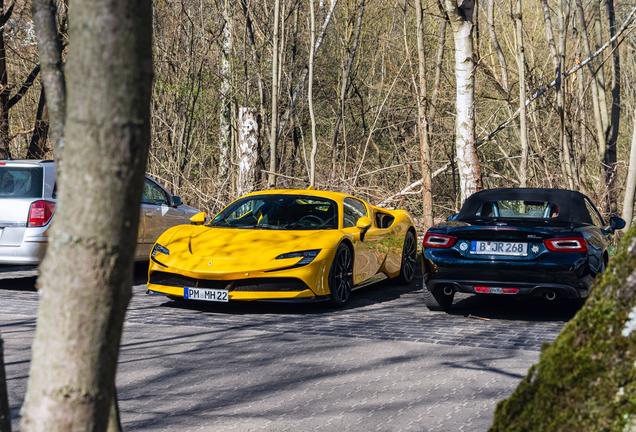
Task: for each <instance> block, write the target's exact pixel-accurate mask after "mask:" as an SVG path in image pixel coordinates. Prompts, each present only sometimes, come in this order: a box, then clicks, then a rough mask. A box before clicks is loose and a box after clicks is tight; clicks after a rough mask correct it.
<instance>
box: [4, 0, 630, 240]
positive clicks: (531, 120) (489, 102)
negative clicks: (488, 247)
mask: <svg viewBox="0 0 636 432" xmlns="http://www.w3.org/2000/svg"><path fill="white" fill-rule="evenodd" d="M315 3H316V4H314V2H313V1H299V0H215V1H210V0H208V1H202V0H179V1H170V0H155V1H154V2H153V56H154V60H153V61H154V71H155V78H154V84H153V96H152V129H151V148H150V155H149V161H148V172H149V173H150V174H151V175H153V176H154V177H156V178H157V179H159V180H160V181H161V182H162V183H164V184H165V185H166V186H167V187H168V188H169V189H171V190H172V191H173V193H174V194H176V195H180V196H182V197H184V201H185V202H187V203H188V204H190V205H192V206H195V207H198V208H200V209H202V210H205V211H207V212H208V213H215V212H217V211H219V210H220V209H221V208H222V207H224V206H225V205H227V204H228V203H229V202H230V201H232V200H233V199H235V198H237V197H238V196H240V195H241V194H242V193H245V192H247V191H250V190H254V189H256V190H257V189H264V188H267V187H273V186H275V187H278V188H305V187H307V186H308V185H309V184H310V183H312V180H313V183H315V186H316V187H317V188H319V189H328V190H336V191H342V192H347V193H351V194H354V195H357V196H360V197H362V198H364V199H366V200H368V201H369V202H371V203H373V204H381V205H383V206H387V207H401V208H406V209H408V210H409V211H410V212H411V213H412V214H413V215H414V216H415V217H416V218H418V219H419V220H420V221H421V227H422V228H425V227H426V226H427V225H430V223H431V219H428V220H427V219H426V218H425V217H426V216H429V217H431V218H432V219H434V220H439V219H441V218H443V217H445V216H447V215H449V214H451V213H454V212H456V211H457V210H458V208H459V207H460V206H461V202H462V199H463V197H465V196H466V194H467V193H470V191H469V190H467V189H465V186H464V182H462V178H461V176H460V171H461V169H459V168H461V164H462V163H464V162H465V161H463V160H462V158H463V157H464V154H463V153H461V152H459V151H458V146H459V139H460V138H462V137H458V134H457V133H456V130H458V129H457V128H456V118H457V115H458V114H457V113H458V111H457V108H456V106H457V105H456V99H457V92H456V87H457V75H456V62H455V47H456V45H455V43H454V39H453V36H454V35H455V36H457V35H458V32H459V31H461V29H459V27H458V26H457V25H455V24H454V23H455V21H454V19H455V18H454V17H453V16H451V15H450V14H447V11H448V10H449V9H448V7H449V5H447V4H446V3H449V4H451V3H453V2H452V1H450V0H447V1H443V2H442V1H436V0H423V1H422V3H420V4H417V1H415V2H414V1H412V0H397V1H388V0H332V2H331V3H329V2H327V3H325V1H324V0H316V2H315ZM468 3H471V2H468ZM635 3H636V2H633V1H632V2H617V3H613V2H608V1H606V0H558V1H553V0H541V1H532V2H528V1H526V2H523V4H522V3H521V2H520V1H518V0H509V1H504V0H488V1H485V0H484V1H478V2H475V6H474V9H471V10H469V11H468V13H469V14H470V15H471V16H470V19H468V20H467V21H469V24H470V26H469V27H470V28H469V31H470V33H469V38H470V39H472V43H473V46H474V53H473V56H472V61H473V62H474V67H473V68H472V71H473V75H474V79H475V81H474V94H475V100H474V118H475V135H476V138H475V140H474V141H473V142H472V143H469V144H470V145H473V146H475V147H476V148H477V150H476V152H477V156H478V162H477V165H475V166H473V167H472V168H471V169H472V170H473V171H476V173H477V175H478V179H477V181H478V184H477V188H480V187H483V188H495V187H510V186H521V185H527V186H528V187H556V188H568V189H574V190H580V191H581V192H583V193H585V194H587V195H589V196H590V197H591V198H593V199H594V200H595V202H596V203H597V205H598V206H599V207H600V208H601V211H602V212H603V213H604V214H605V215H610V214H612V215H620V214H621V213H622V212H625V211H624V210H623V201H624V198H625V196H626V194H625V189H626V185H627V174H628V167H629V156H630V148H631V145H632V144H631V141H632V133H631V131H632V128H633V119H634V113H635V110H636V103H635V102H636V101H635V90H636V87H635V85H636V76H635V73H636V68H634V51H635V48H636V39H635V38H634V34H633V28H634V27H633V25H631V21H630V20H631V19H633V16H632V15H630V12H631V11H632V9H633V7H634V4H635ZM460 4H461V2H460ZM56 5H57V16H58V26H59V27H58V31H59V37H60V38H61V40H62V44H63V47H64V55H63V58H65V53H66V51H67V49H68V44H69V43H72V41H70V42H69V41H68V38H67V32H66V29H67V26H68V19H67V7H66V6H67V5H66V4H65V3H64V2H63V1H57V2H56ZM0 6H2V10H3V11H4V13H3V16H2V21H1V22H0V24H4V25H3V27H2V30H1V32H0V86H1V88H2V91H1V92H0V109H1V114H2V116H1V118H0V159H2V158H6V157H7V156H10V157H11V158H12V159H25V158H52V157H53V154H52V150H51V144H50V139H49V138H48V135H49V133H48V114H49V113H48V112H47V111H48V110H47V104H46V101H45V98H44V92H43V91H42V85H41V81H40V65H39V58H38V46H37V40H36V37H35V32H34V28H33V20H32V12H31V4H30V2H28V1H25V0H16V1H15V2H6V1H4V2H2V0H0ZM312 10H313V11H314V13H313V14H312ZM420 11H421V12H420ZM418 13H421V15H419V19H421V26H420V27H419V28H420V30H421V31H420V32H418ZM463 13H466V11H463ZM312 15H313V16H312ZM449 18H450V19H449ZM312 23H313V26H312ZM623 24H630V25H629V26H628V27H627V29H626V31H625V32H624V33H622V34H621V35H620V37H618V38H616V40H615V41H614V42H613V43H611V44H609V45H608V47H607V49H605V50H604V51H602V53H601V54H600V55H599V56H598V57H597V58H595V59H593V61H591V62H589V63H588V64H587V65H586V66H585V67H584V68H581V69H580V70H578V71H576V72H575V73H573V74H570V75H569V76H567V77H566V78H563V79H560V77H561V76H562V74H563V73H565V72H566V71H568V70H570V69H571V68H573V67H575V66H577V65H578V64H580V62H581V61H583V60H585V59H586V58H588V57H589V55H590V53H593V52H595V51H597V49H598V48H599V47H601V46H602V45H603V44H606V43H607V42H608V41H609V40H610V38H611V36H613V35H615V34H616V33H617V31H618V30H619V28H620V27H621V26H623ZM312 28H313V29H314V31H313V35H312ZM418 42H419V45H418ZM311 47H314V49H313V50H312V49H311ZM418 48H419V49H418ZM312 54H313V55H312ZM555 79H556V85H555V86H554V87H553V88H552V89H550V90H548V91H546V92H545V93H543V94H542V95H541V96H540V97H538V98H537V99H536V100H534V101H533V102H531V103H529V104H528V105H527V107H526V113H525V114H524V113H523V111H522V112H521V115H519V116H517V117H515V118H514V120H513V121H511V122H509V123H507V124H505V122H506V121H507V120H508V119H510V118H511V117H513V114H515V112H517V111H519V110H520V109H521V108H522V107H523V105H524V104H520V100H526V99H527V98H530V97H531V96H532V95H533V94H535V93H536V92H537V91H539V90H541V89H543V88H544V87H545V86H546V85H548V84H549V83H551V82H553V81H554V80H555ZM521 90H523V92H525V94H526V96H523V93H521ZM242 108H252V109H251V110H243V109H242ZM250 115H251V116H252V118H254V119H256V118H257V119H256V123H255V124H253V125H252V126H251V130H250V133H251V134H253V135H252V136H253V137H256V138H257V139H256V140H253V145H251V147H249V148H247V147H245V146H242V143H243V142H244V140H242V138H241V133H240V132H241V130H242V128H244V127H245V117H248V116H250ZM418 120H419V121H418ZM501 124H505V126H504V127H503V128H501V129H500V130H498V133H497V134H495V135H493V136H492V137H490V138H489V139H485V138H487V137H489V133H490V132H491V131H493V130H495V129H497V127H498V126H499V125H501ZM423 135H424V137H423ZM314 143H315V168H312V150H313V149H312V147H313V146H314ZM462 145H463V144H462ZM526 149H527V150H526ZM246 152H248V153H250V157H251V159H250V160H252V162H250V164H249V165H250V166H249V169H250V179H249V181H248V182H247V184H246V183H245V181H242V178H243V177H241V176H242V174H241V176H240V175H239V171H240V169H241V167H242V166H244V163H242V162H241V161H243V160H247V159H244V158H245V157H246V154H245V153H246ZM524 152H527V161H526V158H524V157H523V156H524ZM475 168H476V169H475ZM312 173H313V175H312ZM423 175H425V178H429V179H431V180H432V183H431V186H430V188H429V187H428V186H427V183H426V182H424V187H422V181H421V180H422V178H423ZM314 176H315V177H314ZM240 177H241V178H240ZM479 183H480V184H479ZM463 188H464V190H462V189H463ZM427 191H430V192H431V193H432V206H431V205H423V202H426V192H427ZM423 194H424V201H423ZM627 195H631V196H633V192H630V193H628V194H627ZM425 210H430V213H428V214H427V212H425ZM627 212H628V213H629V214H624V215H623V217H624V218H625V219H626V220H628V221H631V220H632V216H633V205H632V208H631V209H628V211H627Z"/></svg>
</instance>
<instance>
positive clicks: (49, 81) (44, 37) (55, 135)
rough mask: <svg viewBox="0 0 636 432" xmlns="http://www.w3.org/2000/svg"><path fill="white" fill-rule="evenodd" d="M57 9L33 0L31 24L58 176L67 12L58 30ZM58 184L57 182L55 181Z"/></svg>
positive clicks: (44, 0) (47, 0)
mask: <svg viewBox="0 0 636 432" xmlns="http://www.w3.org/2000/svg"><path fill="white" fill-rule="evenodd" d="M56 10H57V8H56V6H55V4H54V3H53V0H33V2H32V14H33V24H34V27H35V35H36V36H37V39H38V52H39V56H40V65H41V68H42V78H41V79H42V85H43V87H44V93H45V95H46V105H47V111H48V117H49V134H50V138H51V147H52V148H53V158H54V159H55V171H56V173H57V175H58V178H59V176H60V175H61V173H62V154H63V150H64V148H63V147H64V125H65V122H66V79H65V76H64V62H63V61H62V42H61V40H60V39H61V35H62V34H63V33H64V32H65V27H66V22H67V19H66V17H67V16H68V12H67V10H66V9H65V10H64V11H63V14H62V19H61V20H60V30H59V31H58V23H57V20H56V17H55V14H56ZM59 187H60V184H58V188H59Z"/></svg>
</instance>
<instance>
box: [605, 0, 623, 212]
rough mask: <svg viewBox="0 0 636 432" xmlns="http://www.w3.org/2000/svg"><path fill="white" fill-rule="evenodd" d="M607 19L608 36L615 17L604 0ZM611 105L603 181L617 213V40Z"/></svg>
mask: <svg viewBox="0 0 636 432" xmlns="http://www.w3.org/2000/svg"><path fill="white" fill-rule="evenodd" d="M605 8H606V10H607V19H608V21H609V32H610V38H613V37H614V35H615V34H616V17H615V16H614V3H613V2H612V1H608V0H605ZM611 55H612V62H611V65H612V106H611V109H610V123H609V125H608V126H607V136H606V142H607V152H606V153H605V165H604V166H605V181H606V184H607V186H606V187H607V198H608V199H607V201H608V208H609V212H610V214H612V215H616V214H618V199H617V197H616V192H617V191H616V162H617V158H616V142H617V140H618V130H619V126H620V119H621V63H620V50H619V49H618V42H617V41H616V40H614V41H613V42H612V51H611Z"/></svg>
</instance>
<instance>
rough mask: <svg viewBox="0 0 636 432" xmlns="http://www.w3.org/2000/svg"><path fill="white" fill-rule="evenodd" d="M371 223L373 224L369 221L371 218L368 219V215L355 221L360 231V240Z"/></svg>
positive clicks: (362, 239)
mask: <svg viewBox="0 0 636 432" xmlns="http://www.w3.org/2000/svg"><path fill="white" fill-rule="evenodd" d="M371 225H373V222H371V219H369V218H368V217H361V218H360V219H358V222H356V227H358V229H359V230H360V231H362V232H361V233H360V241H364V235H365V234H366V233H367V231H369V228H371Z"/></svg>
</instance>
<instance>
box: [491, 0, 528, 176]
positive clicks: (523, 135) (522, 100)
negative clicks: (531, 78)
mask: <svg viewBox="0 0 636 432" xmlns="http://www.w3.org/2000/svg"><path fill="white" fill-rule="evenodd" d="M491 1H492V0H491ZM522 11H523V7H522V0H517V13H516V15H515V24H516V25H515V28H516V30H517V66H518V70H519V129H520V134H519V139H520V141H521V164H520V166H519V180H520V183H521V185H520V186H521V187H527V186H528V120H527V118H526V70H525V63H526V60H525V54H524V52H523V15H522Z"/></svg>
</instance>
